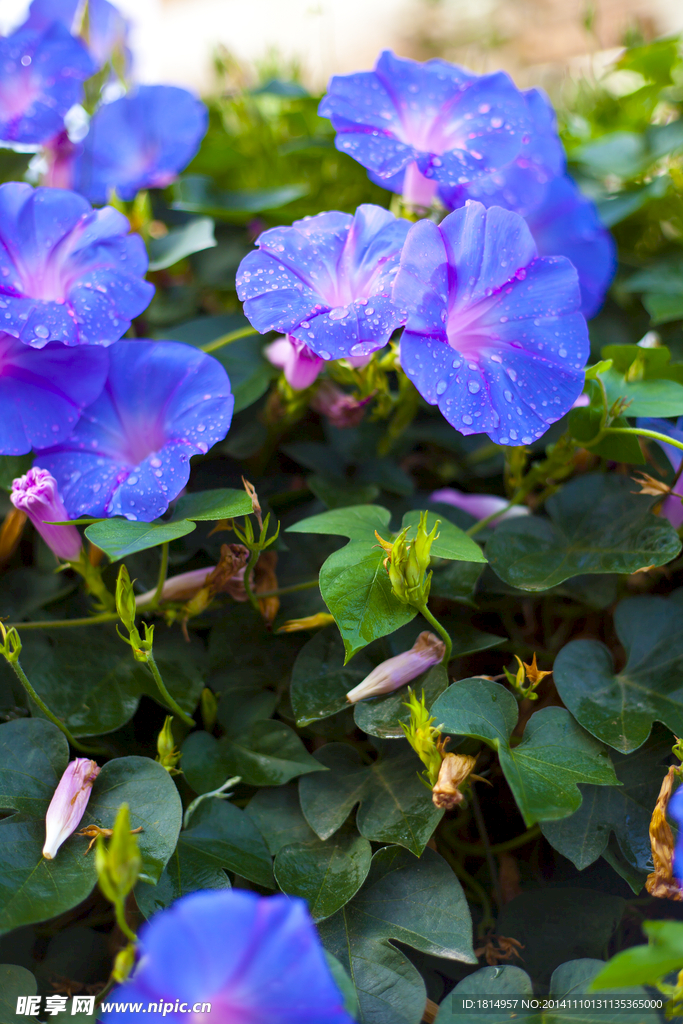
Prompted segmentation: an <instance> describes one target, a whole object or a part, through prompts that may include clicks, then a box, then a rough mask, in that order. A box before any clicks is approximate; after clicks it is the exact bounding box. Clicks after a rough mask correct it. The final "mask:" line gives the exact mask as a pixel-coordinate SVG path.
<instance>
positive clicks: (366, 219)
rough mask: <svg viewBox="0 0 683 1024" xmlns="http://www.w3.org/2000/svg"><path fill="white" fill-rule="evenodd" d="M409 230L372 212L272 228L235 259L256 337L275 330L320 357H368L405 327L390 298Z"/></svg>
mask: <svg viewBox="0 0 683 1024" xmlns="http://www.w3.org/2000/svg"><path fill="white" fill-rule="evenodd" d="M409 227H410V225H409V223H408V221H406V220H398V219H397V218H396V217H394V215H393V214H392V213H389V211H388V210H383V209H382V208H381V207H379V206H370V205H364V206H359V207H358V209H357V210H356V213H355V215H354V216H353V217H351V216H350V215H349V214H348V213H338V212H336V211H332V212H330V213H319V214H317V215H316V216H315V217H305V218H304V219H303V220H295V221H294V223H293V224H292V226H291V227H279V228H271V229H270V230H269V231H264V232H263V234H262V235H261V236H260V237H259V238H258V240H257V242H256V244H257V246H258V249H257V251H255V252H250V253H249V255H248V256H245V258H244V259H243V260H242V262H241V263H240V266H239V270H238V272H237V294H238V295H239V297H240V299H241V300H242V301H243V303H244V312H245V315H246V316H247V317H248V318H249V320H250V321H251V323H252V324H253V325H254V327H255V328H256V330H257V331H260V332H261V334H265V333H266V332H267V331H282V332H284V333H286V334H287V335H289V336H290V337H292V338H294V339H295V340H296V341H299V342H302V343H303V344H305V345H307V346H308V348H309V349H310V350H311V351H312V352H314V353H315V354H316V355H317V356H319V357H320V358H321V359H340V358H342V357H344V356H363V355H368V354H369V353H371V352H374V351H375V350H376V349H378V348H382V346H383V345H385V344H386V342H387V341H388V340H389V338H390V337H391V334H392V333H393V331H394V330H395V329H396V328H397V327H399V326H400V325H401V324H402V323H404V322H405V313H403V312H402V311H401V309H400V308H399V306H397V305H396V303H395V302H394V301H393V299H392V297H391V285H392V283H393V279H394V276H395V274H396V270H397V267H398V259H399V255H400V252H401V247H402V245H403V241H404V239H405V237H406V234H407V232H408V229H409Z"/></svg>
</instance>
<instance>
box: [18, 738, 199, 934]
mask: <svg viewBox="0 0 683 1024" xmlns="http://www.w3.org/2000/svg"><path fill="white" fill-rule="evenodd" d="M68 760H69V750H68V745H67V742H66V740H65V738H64V736H63V735H62V734H61V733H60V732H59V730H58V729H57V728H56V727H55V726H53V725H52V724H50V723H48V722H42V721H38V720H35V719H21V720H17V721H14V722H8V723H7V724H5V725H2V726H0V806H1V807H2V808H4V809H6V810H8V811H16V812H17V813H14V814H12V815H11V816H10V817H7V818H4V819H3V820H2V821H1V822H0V831H1V832H2V837H1V840H0V931H1V932H6V931H11V930H12V929H13V928H18V927H20V926H21V925H24V924H31V923H33V922H35V921H45V920H47V919H49V918H51V917H55V916H57V915H58V914H62V913H64V912H65V911H67V910H70V909H71V907H74V906H76V905H77V904H78V903H80V902H81V901H82V900H84V899H85V898H86V896H88V894H89V893H90V892H91V890H92V889H93V887H94V885H95V882H96V873H95V861H94V857H93V856H92V854H91V855H89V856H87V857H86V856H84V853H85V850H86V846H87V842H88V840H87V839H84V838H82V837H79V836H75V835H74V836H71V837H70V838H69V839H67V841H66V842H65V843H64V845H63V846H62V847H61V848H60V850H59V852H58V853H57V855H56V857H55V859H54V860H52V861H48V860H45V859H44V858H43V856H42V847H43V843H44V841H45V812H46V810H47V807H48V804H49V802H50V800H51V798H52V794H53V793H54V790H55V788H56V786H57V783H58V782H59V779H60V778H61V775H62V773H63V771H64V769H65V768H66V766H67V762H68ZM122 803H127V804H128V805H129V807H130V815H131V827H132V828H137V827H139V826H142V832H141V833H140V834H139V836H138V842H139V845H140V851H141V853H142V859H143V865H142V875H141V877H143V878H146V879H148V880H150V881H152V882H155V881H156V880H157V879H158V878H159V876H160V875H161V872H162V870H163V868H164V866H165V864H166V862H167V861H168V859H169V857H170V856H171V854H172V853H173V850H174V848H175V845H176V842H177V839H178V833H179V831H180V819H181V813H182V808H181V804H180V798H179V796H178V793H177V790H176V787H175V785H174V783H173V781H172V779H171V778H170V776H169V774H168V772H166V771H165V770H164V769H163V768H162V767H161V765H159V764H157V763H156V762H154V761H152V760H151V759H150V758H146V757H123V758H117V759H115V760H113V761H109V762H107V764H105V766H104V767H103V769H102V771H101V772H100V774H99V776H98V777H97V779H96V781H95V784H94V786H93V792H92V796H91V799H90V802H89V804H88V807H87V810H86V812H85V814H84V816H83V819H82V827H86V826H87V825H89V824H93V823H94V824H96V825H99V826H100V827H103V828H111V827H112V826H113V824H114V820H115V818H116V813H117V811H118V809H119V807H120V806H121V804H122Z"/></svg>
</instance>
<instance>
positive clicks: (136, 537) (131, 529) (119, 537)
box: [85, 519, 195, 562]
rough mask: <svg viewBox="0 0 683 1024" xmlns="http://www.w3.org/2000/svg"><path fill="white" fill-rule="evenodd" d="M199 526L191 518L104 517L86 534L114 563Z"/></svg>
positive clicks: (89, 528)
mask: <svg viewBox="0 0 683 1024" xmlns="http://www.w3.org/2000/svg"><path fill="white" fill-rule="evenodd" d="M194 529H195V525H194V523H193V522H191V521H190V520H189V519H182V520H181V521H180V522H167V523H138V522H133V521H131V520H129V519H102V520H100V522H98V523H93V524H92V526H87V527H86V530H85V535H86V537H87V538H88V540H89V541H91V543H93V544H95V545H96V546H97V547H98V548H102V550H103V551H104V552H105V554H107V555H108V556H109V558H110V559H111V560H112V562H118V561H119V559H121V558H126V557H127V556H128V555H133V554H135V553H136V552H137V551H146V550H147V549H148V548H155V547H158V545H159V544H165V543H166V542H167V541H172V540H177V539H178V538H179V537H184V536H185V535H186V534H188V533H192V531H193V530H194Z"/></svg>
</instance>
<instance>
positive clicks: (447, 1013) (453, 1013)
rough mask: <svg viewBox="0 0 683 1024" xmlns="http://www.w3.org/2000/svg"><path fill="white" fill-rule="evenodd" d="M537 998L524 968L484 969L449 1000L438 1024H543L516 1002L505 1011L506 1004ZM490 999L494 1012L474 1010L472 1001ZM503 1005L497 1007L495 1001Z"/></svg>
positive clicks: (463, 984)
mask: <svg viewBox="0 0 683 1024" xmlns="http://www.w3.org/2000/svg"><path fill="white" fill-rule="evenodd" d="M533 994H534V987H533V985H532V983H531V978H530V977H529V975H528V974H527V973H526V971H523V970H522V969H521V967H511V966H510V965H508V964H502V965H501V966H500V967H482V969H481V970H480V971H475V972H474V974H470V975H468V976H467V977H466V978H463V980H462V981H460V982H458V984H457V985H456V986H455V988H454V989H453V991H452V993H451V994H450V995H449V996H446V998H445V999H444V1001H443V1003H442V1004H441V1007H440V1009H439V1024H508V1022H510V1024H512V1022H514V1024H541V1020H540V1014H537V1013H534V1011H533V1010H530V1011H524V1010H523V1009H522V1008H521V1003H519V1002H517V1003H516V1004H514V1005H513V1007H512V1008H510V1009H504V1008H503V1007H505V1006H506V1005H509V1004H506V1002H505V1001H506V1000H509V999H513V1000H514V999H517V1000H520V999H522V998H525V997H526V998H530V997H532V996H533ZM482 999H487V1000H489V1001H490V1002H491V1003H493V1005H492V1007H491V1009H490V1010H489V1011H488V1012H487V1011H486V1010H482V1009H478V1008H476V1004H475V1009H474V1010H472V1008H471V1007H470V1004H469V1002H468V1001H469V1000H482ZM496 1000H499V1001H501V1002H500V1003H499V1004H498V1006H496V1005H495V1001H496Z"/></svg>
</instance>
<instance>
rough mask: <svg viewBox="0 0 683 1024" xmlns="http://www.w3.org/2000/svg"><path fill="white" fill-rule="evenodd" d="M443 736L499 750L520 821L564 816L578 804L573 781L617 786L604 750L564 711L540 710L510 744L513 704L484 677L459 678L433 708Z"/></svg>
mask: <svg viewBox="0 0 683 1024" xmlns="http://www.w3.org/2000/svg"><path fill="white" fill-rule="evenodd" d="M432 714H433V715H434V716H435V717H436V720H437V722H442V723H443V725H442V728H443V730H444V732H448V733H450V734H452V735H457V736H473V737H476V738H477V739H480V740H483V741H484V742H485V743H487V744H488V745H489V746H490V747H492V748H493V749H494V750H497V751H498V756H499V758H500V766H501V768H502V769H503V774H504V775H505V778H506V779H507V782H508V784H509V786H510V789H511V790H512V793H513V795H514V797H515V800H516V802H517V806H518V807H519V809H520V812H521V814H522V817H523V818H524V821H525V823H526V825H527V827H530V826H531V825H533V824H534V823H535V822H537V821H552V820H555V819H557V818H566V817H567V816H568V815H569V814H572V813H573V812H574V811H576V810H577V809H578V808H579V807H580V805H581V793H580V791H579V789H578V786H577V783H579V782H591V783H593V784H596V785H599V786H613V785H617V784H618V780H617V777H616V775H615V774H614V769H613V768H612V764H611V762H610V760H609V757H608V756H607V752H606V750H605V749H604V747H602V745H601V744H600V743H596V741H595V740H594V739H593V738H592V737H591V736H589V735H588V733H586V732H584V731H583V729H581V728H580V726H578V725H577V724H576V722H575V721H574V719H573V718H572V716H571V715H570V714H569V712H568V711H566V710H565V709H564V708H555V707H551V708H542V709H541V710H540V711H537V712H536V713H535V714H533V715H532V716H531V718H530V719H529V721H528V723H527V726H526V729H525V730H524V738H523V739H522V742H521V743H520V744H518V745H517V746H515V747H512V746H511V744H510V738H511V735H512V730H513V729H514V727H515V725H516V724H517V714H518V711H517V701H516V700H515V698H514V697H513V695H512V694H511V693H510V691H509V690H506V689H505V687H504V686H501V685H500V684H499V683H494V682H492V681H490V680H488V679H464V680H461V681H460V682H458V683H455V684H454V685H453V686H449V688H448V689H447V690H446V692H445V693H444V694H443V695H442V696H441V697H439V698H438V700H437V701H436V703H435V704H434V706H433V708H432Z"/></svg>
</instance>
